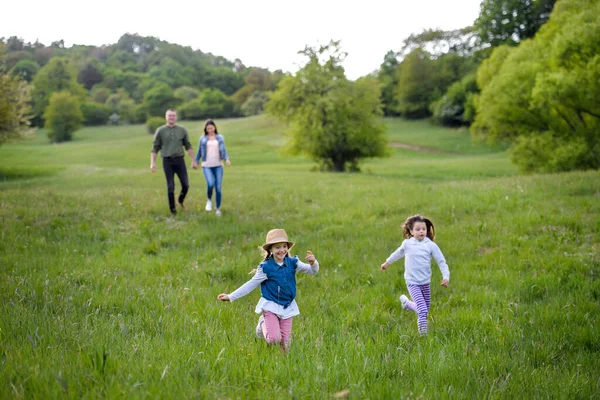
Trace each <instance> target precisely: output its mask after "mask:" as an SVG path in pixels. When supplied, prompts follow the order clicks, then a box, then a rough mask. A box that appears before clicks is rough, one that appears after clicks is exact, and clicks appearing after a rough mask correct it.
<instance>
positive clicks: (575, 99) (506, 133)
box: [471, 0, 600, 172]
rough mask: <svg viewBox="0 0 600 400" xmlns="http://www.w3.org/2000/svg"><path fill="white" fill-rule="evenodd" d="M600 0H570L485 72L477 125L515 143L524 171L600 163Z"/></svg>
mask: <svg viewBox="0 0 600 400" xmlns="http://www.w3.org/2000/svg"><path fill="white" fill-rule="evenodd" d="M598 26H600V2H594V3H593V4H590V2H589V1H586V0H563V1H561V2H559V3H557V5H556V8H555V9H554V11H553V13H552V16H551V17H550V19H549V21H548V23H547V24H545V25H544V26H543V27H542V28H541V29H540V31H539V32H538V34H537V35H536V36H535V38H533V39H530V40H525V41H523V42H521V43H520V44H519V45H518V46H517V47H513V48H508V47H499V48H497V49H496V50H494V52H493V53H492V56H491V57H490V59H489V60H486V61H485V62H484V63H483V64H482V65H481V67H480V69H479V70H478V72H477V83H478V85H479V87H480V88H481V94H480V95H479V96H478V97H477V99H476V107H477V115H476V118H475V122H474V123H473V125H472V127H471V129H472V131H473V132H474V134H475V135H478V136H480V137H483V138H485V139H487V140H490V141H493V142H497V141H507V142H510V143H512V144H513V152H512V159H513V161H514V162H515V163H516V164H517V165H519V167H520V168H521V169H522V170H524V171H542V172H552V171H567V170H572V169H590V168H592V169H598V168H600V135H599V134H598V132H600V98H599V97H598V93H600V55H599V54H600V29H598Z"/></svg>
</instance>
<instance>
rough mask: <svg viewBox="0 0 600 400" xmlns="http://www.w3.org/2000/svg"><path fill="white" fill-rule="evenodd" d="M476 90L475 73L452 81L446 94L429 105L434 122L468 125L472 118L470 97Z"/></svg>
mask: <svg viewBox="0 0 600 400" xmlns="http://www.w3.org/2000/svg"><path fill="white" fill-rule="evenodd" d="M478 91H479V89H478V88H477V82H476V81H475V74H469V75H467V76H465V77H464V78H462V79H461V80H460V81H457V82H454V83H453V84H452V85H451V86H450V87H449V88H448V91H447V92H446V94H445V95H444V96H443V97H442V98H441V99H439V100H437V101H435V102H433V103H432V104H431V106H430V109H431V112H432V113H433V119H434V120H435V122H437V123H438V124H440V125H444V126H460V125H469V124H470V123H471V120H472V118H473V116H472V109H471V108H472V100H471V97H472V95H473V93H477V92H478Z"/></svg>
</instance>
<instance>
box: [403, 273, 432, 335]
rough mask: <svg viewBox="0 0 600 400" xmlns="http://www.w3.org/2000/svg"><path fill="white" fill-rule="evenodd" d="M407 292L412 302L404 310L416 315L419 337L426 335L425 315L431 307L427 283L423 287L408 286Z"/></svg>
mask: <svg viewBox="0 0 600 400" xmlns="http://www.w3.org/2000/svg"><path fill="white" fill-rule="evenodd" d="M406 286H408V292H409V293H410V297H412V301H410V300H409V301H408V302H407V303H406V308H408V309H409V310H412V311H414V312H416V313H417V327H418V328H419V334H420V335H421V336H423V335H426V334H427V315H428V314H429V307H430V305H431V292H430V290H429V283H427V284H425V285H413V284H408V285H406Z"/></svg>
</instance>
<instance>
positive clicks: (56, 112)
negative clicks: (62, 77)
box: [44, 91, 83, 143]
mask: <svg viewBox="0 0 600 400" xmlns="http://www.w3.org/2000/svg"><path fill="white" fill-rule="evenodd" d="M44 119H45V120H46V123H45V125H44V127H45V128H46V129H48V138H49V139H50V141H51V142H53V143H60V142H67V141H70V140H72V139H73V133H74V132H75V131H77V130H78V129H79V128H81V126H82V124H83V114H82V113H81V106H80V103H79V100H78V98H77V97H75V96H73V95H71V94H70V93H69V92H66V91H64V92H55V93H53V94H52V96H51V97H50V102H49V104H48V107H47V108H46V111H45V112H44Z"/></svg>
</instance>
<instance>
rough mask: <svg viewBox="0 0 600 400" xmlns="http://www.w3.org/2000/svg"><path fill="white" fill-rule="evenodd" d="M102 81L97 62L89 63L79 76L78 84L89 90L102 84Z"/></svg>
mask: <svg viewBox="0 0 600 400" xmlns="http://www.w3.org/2000/svg"><path fill="white" fill-rule="evenodd" d="M102 80H103V77H102V72H100V68H99V66H98V65H96V63H95V62H87V63H86V64H85V65H84V66H83V68H82V69H81V71H79V74H78V75H77V82H79V83H81V84H82V85H83V87H85V88H86V89H87V90H90V89H91V88H92V87H94V85H96V84H98V83H101V82H102Z"/></svg>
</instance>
